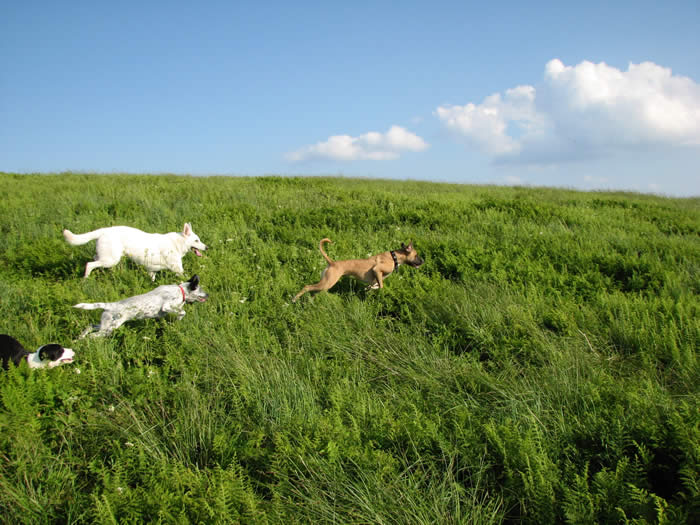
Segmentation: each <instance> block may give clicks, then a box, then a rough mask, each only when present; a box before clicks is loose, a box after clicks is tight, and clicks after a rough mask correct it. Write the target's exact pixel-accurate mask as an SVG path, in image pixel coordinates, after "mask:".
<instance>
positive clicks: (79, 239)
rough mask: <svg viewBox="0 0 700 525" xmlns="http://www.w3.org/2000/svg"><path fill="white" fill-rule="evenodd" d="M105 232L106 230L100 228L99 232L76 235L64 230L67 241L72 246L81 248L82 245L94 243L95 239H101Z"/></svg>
mask: <svg viewBox="0 0 700 525" xmlns="http://www.w3.org/2000/svg"><path fill="white" fill-rule="evenodd" d="M103 230H104V228H100V229H98V230H95V231H91V232H87V233H82V234H75V233H73V232H72V231H70V230H63V236H64V237H65V238H66V241H68V244H71V245H73V246H80V245H81V244H85V243H88V242H90V241H94V240H95V239H97V238H98V237H100V235H102V231H103Z"/></svg>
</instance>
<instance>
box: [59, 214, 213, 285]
mask: <svg viewBox="0 0 700 525" xmlns="http://www.w3.org/2000/svg"><path fill="white" fill-rule="evenodd" d="M63 236H64V237H65V238H66V241H68V244H71V245H73V246H78V245H81V244H85V243H88V242H90V241H93V240H95V239H97V254H96V255H95V260H94V261H92V262H89V263H87V264H86V265H85V277H87V276H88V275H90V272H92V270H94V269H95V268H111V267H112V266H114V265H115V264H117V263H118V262H119V260H120V259H121V258H122V256H123V255H126V256H127V257H129V258H130V259H131V260H132V261H134V262H135V263H137V264H141V265H143V266H145V267H146V269H147V270H148V273H149V274H150V276H151V280H152V281H155V280H156V272H157V271H158V270H170V271H172V272H175V273H176V274H178V275H183V273H184V270H183V269H182V257H183V256H184V255H185V254H186V253H187V252H188V251H189V250H192V251H193V252H194V253H195V255H196V256H197V257H201V256H202V254H201V252H200V250H206V249H207V246H206V245H205V244H204V243H203V242H202V241H200V240H199V237H198V236H197V234H196V233H194V231H192V226H191V225H190V223H189V222H188V223H185V227H184V228H183V230H182V233H177V232H171V233H164V234H163V233H146V232H143V231H141V230H138V229H136V228H131V227H129V226H111V227H108V228H100V229H99V230H95V231H91V232H88V233H83V234H79V235H76V234H74V233H73V232H71V231H69V230H63Z"/></svg>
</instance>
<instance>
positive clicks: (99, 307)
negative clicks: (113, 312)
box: [73, 303, 108, 310]
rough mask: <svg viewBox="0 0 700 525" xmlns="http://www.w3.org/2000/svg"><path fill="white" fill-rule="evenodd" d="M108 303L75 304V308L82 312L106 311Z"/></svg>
mask: <svg viewBox="0 0 700 525" xmlns="http://www.w3.org/2000/svg"><path fill="white" fill-rule="evenodd" d="M107 304H108V303H78V304H74V305H73V308H80V309H82V310H104V309H105V307H106V306H107Z"/></svg>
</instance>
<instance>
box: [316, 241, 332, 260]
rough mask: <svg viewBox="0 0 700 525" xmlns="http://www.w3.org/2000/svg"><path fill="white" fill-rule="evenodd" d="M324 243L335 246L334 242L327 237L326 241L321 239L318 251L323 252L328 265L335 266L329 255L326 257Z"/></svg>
mask: <svg viewBox="0 0 700 525" xmlns="http://www.w3.org/2000/svg"><path fill="white" fill-rule="evenodd" d="M324 242H329V243H331V244H333V241H331V240H330V239H329V238H327V237H326V238H325V239H321V242H319V243H318V249H319V250H321V255H323V258H324V259H325V260H326V261H327V262H328V264H333V259H331V258H330V257H328V255H326V252H324V251H323V243H324Z"/></svg>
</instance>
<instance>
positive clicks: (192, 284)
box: [187, 274, 199, 290]
mask: <svg viewBox="0 0 700 525" xmlns="http://www.w3.org/2000/svg"><path fill="white" fill-rule="evenodd" d="M187 282H188V283H190V290H196V289H197V286H199V275H197V274H194V275H193V276H192V277H191V278H190V280H189V281H187Z"/></svg>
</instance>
